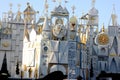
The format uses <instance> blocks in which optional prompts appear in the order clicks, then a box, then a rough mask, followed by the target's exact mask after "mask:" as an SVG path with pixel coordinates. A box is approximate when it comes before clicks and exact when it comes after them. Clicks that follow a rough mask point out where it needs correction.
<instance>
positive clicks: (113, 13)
mask: <svg viewBox="0 0 120 80" xmlns="http://www.w3.org/2000/svg"><path fill="white" fill-rule="evenodd" d="M113 14H115V4H113Z"/></svg>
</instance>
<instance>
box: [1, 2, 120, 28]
mask: <svg viewBox="0 0 120 80" xmlns="http://www.w3.org/2000/svg"><path fill="white" fill-rule="evenodd" d="M67 1H68V3H67V4H66V7H67V9H68V11H69V13H70V14H72V9H71V7H72V6H73V5H74V6H75V7H76V10H75V15H76V16H77V17H78V18H80V16H81V15H82V13H83V12H84V13H87V12H88V11H89V10H90V9H91V2H92V0H67ZM27 2H29V3H30V5H32V6H33V8H34V9H35V10H36V11H39V14H37V17H40V16H41V15H43V10H44V0H1V1H0V18H2V13H3V12H7V11H8V10H9V9H10V7H9V4H10V3H12V4H13V7H12V11H13V12H14V13H16V12H17V11H18V7H17V5H18V4H20V5H21V8H20V11H21V12H22V11H24V9H25V8H26V3H27ZM48 4H49V13H50V12H51V10H53V9H54V7H55V6H56V5H58V4H59V3H58V2H56V3H54V2H53V0H48ZM113 4H114V5H115V9H116V14H117V15H118V23H119V24H120V19H119V18H120V0H96V2H95V7H96V9H98V11H99V27H101V26H102V25H103V23H104V25H105V27H107V26H108V24H109V21H110V15H111V13H112V9H113ZM62 5H63V6H64V5H65V3H64V0H62ZM70 16H71V15H70Z"/></svg>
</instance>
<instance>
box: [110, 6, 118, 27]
mask: <svg viewBox="0 0 120 80" xmlns="http://www.w3.org/2000/svg"><path fill="white" fill-rule="evenodd" d="M111 18H112V25H113V26H115V25H117V15H116V11H115V5H114V4H113V11H112V14H111Z"/></svg>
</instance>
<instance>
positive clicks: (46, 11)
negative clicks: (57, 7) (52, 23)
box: [44, 0, 48, 15]
mask: <svg viewBox="0 0 120 80" xmlns="http://www.w3.org/2000/svg"><path fill="white" fill-rule="evenodd" d="M44 7H45V13H46V15H47V14H48V3H47V0H45V5H44Z"/></svg>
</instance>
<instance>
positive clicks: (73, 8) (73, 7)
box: [72, 5, 75, 15]
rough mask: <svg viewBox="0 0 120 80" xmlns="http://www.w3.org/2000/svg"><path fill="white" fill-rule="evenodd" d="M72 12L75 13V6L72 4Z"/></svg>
mask: <svg viewBox="0 0 120 80" xmlns="http://www.w3.org/2000/svg"><path fill="white" fill-rule="evenodd" d="M72 13H73V15H74V13H75V6H74V5H73V6H72Z"/></svg>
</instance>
